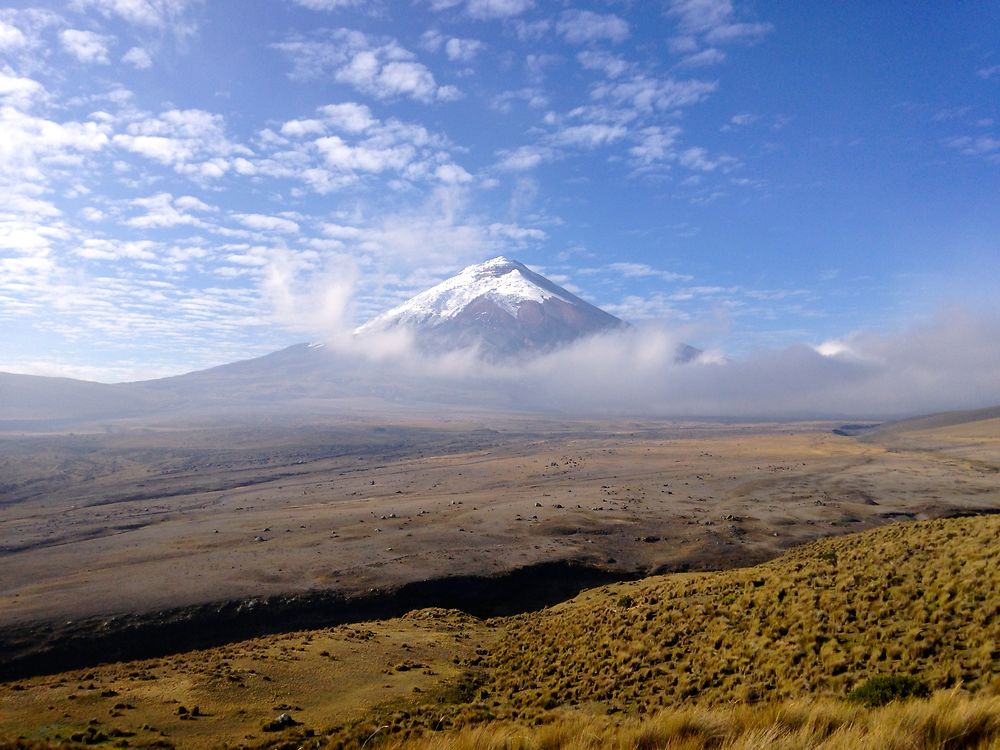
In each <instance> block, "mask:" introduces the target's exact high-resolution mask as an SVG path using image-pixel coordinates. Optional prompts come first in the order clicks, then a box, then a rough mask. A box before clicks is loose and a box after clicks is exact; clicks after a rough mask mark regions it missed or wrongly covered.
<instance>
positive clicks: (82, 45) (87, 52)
mask: <svg viewBox="0 0 1000 750" xmlns="http://www.w3.org/2000/svg"><path fill="white" fill-rule="evenodd" d="M59 41H60V43H61V44H62V46H63V49H65V50H66V51H67V52H68V53H69V54H71V55H73V57H75V58H76V59H77V60H79V61H80V62H83V63H100V64H102V65H107V64H108V62H109V60H108V44H109V43H110V41H111V40H110V39H109V38H108V37H106V36H103V35H101V34H97V33H95V32H93V31H81V30H80V29H63V30H62V31H60V32H59Z"/></svg>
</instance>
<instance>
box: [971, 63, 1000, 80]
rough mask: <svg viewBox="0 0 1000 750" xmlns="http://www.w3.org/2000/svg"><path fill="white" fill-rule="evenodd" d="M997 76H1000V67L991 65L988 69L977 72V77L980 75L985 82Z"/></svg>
mask: <svg viewBox="0 0 1000 750" xmlns="http://www.w3.org/2000/svg"><path fill="white" fill-rule="evenodd" d="M997 74H1000V65H990V66H989V67H987V68H980V69H979V70H977V71H976V75H978V76H979V77H980V78H982V79H983V80H984V81H985V80H988V79H990V78H992V77H993V76H995V75H997Z"/></svg>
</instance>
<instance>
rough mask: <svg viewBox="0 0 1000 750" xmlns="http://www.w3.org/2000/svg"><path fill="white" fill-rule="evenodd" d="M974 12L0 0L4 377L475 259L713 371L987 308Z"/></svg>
mask: <svg viewBox="0 0 1000 750" xmlns="http://www.w3.org/2000/svg"><path fill="white" fill-rule="evenodd" d="M998 103H1000V4H998V3H948V4H944V3H940V4H937V3H935V4H921V5H920V6H919V7H917V6H914V4H913V3H903V2H900V3H891V2H880V3H768V2H739V1H738V0H732V1H731V2H730V0H665V1H664V2H642V3H637V2H613V1H612V0H606V1H604V2H592V3H568V2H566V3H557V2H548V3H546V2H540V1H539V0H534V1H532V0H413V1H412V2H351V1H350V0H267V1H265V0H239V1H237V0H231V1H227V0H213V1H212V2H198V1H197V0H70V1H69V2H49V3H14V4H8V5H6V6H3V7H0V111H2V117H0V181H2V183H3V185H2V189H3V192H4V195H5V196H6V199H5V200H4V201H3V202H2V204H0V370H9V371H18V372H32V373H38V374H68V375H74V376H80V377H87V378H94V379H101V380H120V379H134V378H140V377H151V376H158V375H164V374H172V373H177V372H183V371H187V370H190V369H196V368H199V367H205V366H210V365H213V364H219V363H222V362H226V361H231V360H234V359H238V358H244V357H248V356H253V355H256V354H262V353H265V352H268V351H271V350H274V349H277V348H280V347H282V346H285V345H288V344H290V343H294V342H297V341H302V340H310V339H317V338H322V337H323V336H324V335H326V333H327V332H328V331H329V330H330V329H331V328H341V329H342V328H345V327H350V326H351V325H354V324H356V323H361V322H363V321H364V320H366V319H367V318H368V317H370V316H372V315H374V314H376V313H378V312H381V311H383V310H384V309H386V308H388V307H390V306H392V305H393V304H395V303H397V302H399V301H401V300H402V299H404V298H406V297H408V296H410V295H412V294H413V293H415V292H417V291H420V290H422V289H424V288H426V287H427V286H429V285H431V284H432V283H435V282H436V281H439V280H441V279H442V278H444V277H446V276H448V275H451V274H452V273H454V272H456V271H457V270H459V269H460V268H461V267H463V266H464V265H467V264H469V263H474V262H479V261H481V260H484V259H486V258H489V257H492V256H494V255H499V254H506V255H509V256H511V257H516V258H518V259H519V260H522V261H524V262H526V263H528V264H530V265H532V266H533V267H535V268H537V269H538V270H539V271H541V272H542V273H544V274H546V275H548V276H549V277H550V278H552V279H553V280H555V281H557V282H559V283H562V284H564V285H566V286H568V287H569V288H570V289H571V290H572V291H575V292H577V293H578V294H580V295H582V296H584V297H585V298H586V299H588V300H590V301H592V302H594V303H596V304H599V305H601V306H602V307H604V308H605V309H607V310H609V311H611V312H613V313H615V314H617V315H619V316H621V317H623V318H625V319H627V320H629V321H632V322H636V323H640V324H642V323H645V324H650V323H656V324H658V325H664V326H667V327H675V328H681V329H682V330H683V331H684V332H685V335H686V337H687V338H689V339H690V340H691V341H692V343H694V344H697V345H699V346H702V347H709V348H715V349H721V350H722V351H724V352H726V353H727V354H730V355H732V356H739V355H740V354H742V353H747V352H750V351H752V350H756V349H760V348H780V347H785V346H788V345H791V344H795V343H807V344H812V345H818V344H821V343H822V342H824V341H827V340H830V339H835V338H839V337H843V336H846V335H848V334H852V333H857V332H859V331H872V332H885V331H893V330H897V329H901V328H905V327H906V326H908V325H910V324H912V323H913V322H914V321H919V320H922V319H926V318H930V317H931V316H933V315H934V314H935V312H936V311H937V310H939V309H940V308H942V307H943V306H948V305H955V304H961V305H964V306H966V307H970V308H973V309H978V308H988V309H995V308H996V302H995V300H996V299H997V298H998V297H1000V282H998V274H997V270H998V263H997V259H998V258H1000V104H998Z"/></svg>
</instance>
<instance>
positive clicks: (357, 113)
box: [319, 102, 375, 133]
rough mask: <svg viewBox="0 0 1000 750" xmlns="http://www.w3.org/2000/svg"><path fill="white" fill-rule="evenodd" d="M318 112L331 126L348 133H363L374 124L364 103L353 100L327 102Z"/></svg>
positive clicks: (373, 119)
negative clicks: (334, 102) (335, 102)
mask: <svg viewBox="0 0 1000 750" xmlns="http://www.w3.org/2000/svg"><path fill="white" fill-rule="evenodd" d="M319 112H320V113H321V114H322V115H323V117H324V119H325V120H326V121H327V122H328V123H330V124H331V125H332V126H333V127H335V128H337V129H338V130H343V131H345V132H348V133H363V132H364V131H365V130H367V129H368V128H370V127H372V125H374V124H375V118H374V117H372V113H371V110H370V109H368V107H366V106H365V105H364V104H356V103H354V102H343V103H341V104H327V105H325V106H323V107H320V108H319Z"/></svg>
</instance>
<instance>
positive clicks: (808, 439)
mask: <svg viewBox="0 0 1000 750" xmlns="http://www.w3.org/2000/svg"><path fill="white" fill-rule="evenodd" d="M973 424H974V425H975V426H974V427H973V426H968V425H966V426H964V427H948V426H944V427H933V428H932V429H930V430H926V429H923V430H920V431H912V430H911V431H907V432H905V433H904V432H899V431H897V432H887V433H885V434H884V435H881V434H877V435H875V436H873V437H871V438H868V439H859V438H857V437H849V436H843V435H837V434H833V432H832V429H834V428H835V427H836V426H837V425H836V424H834V423H781V424H750V423H746V424H734V423H729V424H724V423H642V422H635V423H625V422H620V423H614V424H609V423H601V424H598V423H583V422H556V421H552V422H550V423H547V424H539V422H538V421H537V420H533V421H527V420H526V421H524V422H518V421H517V420H516V419H507V420H505V421H504V422H502V423H500V424H496V423H492V424H488V426H487V423H478V424H477V423H476V422H475V421H473V420H471V419H470V420H456V421H455V422H454V423H453V424H451V425H450V426H444V427H441V426H436V427H431V426H429V425H426V424H420V423H409V424H402V425H393V426H392V427H391V429H389V428H386V427H371V426H367V425H364V424H357V425H355V426H351V427H340V428H336V429H334V428H325V427H322V426H315V425H312V426H302V425H298V426H287V425H286V426H269V427H267V426H260V425H257V426H254V427H252V428H251V426H248V425H242V426H239V425H237V426H232V427H227V428H214V429H178V428H175V429H171V430H163V429H160V430H139V431H135V430H130V431H127V432H123V433H121V434H117V435H116V434H110V435H76V436H68V435H66V436H34V437H24V436H20V437H7V438H5V439H3V440H0V474H2V476H3V477H4V486H3V488H2V494H0V560H2V564H3V569H4V576H3V583H2V589H0V626H11V625H18V624H27V623H32V622H38V621H44V620H63V619H67V618H68V619H75V618H82V617H92V616H104V615H112V614H119V613H125V612H132V613H134V612H144V611H151V610H156V609H162V608H167V607H177V606H181V605H190V604H197V603H204V602H216V601H222V600H231V599H237V598H241V597H259V596H266V595H273V594H284V593H289V592H303V591H310V590H315V589H324V590H325V589H332V590H336V591H341V592H344V593H345V594H357V593H363V592H367V591H369V590H370V589H372V588H376V589H383V588H386V587H393V586H398V585H400V584H403V583H406V582H410V581H423V580H427V579H434V578H440V577H443V576H448V575H456V574H464V575H491V574H496V573H501V572H504V571H508V570H510V569H513V568H518V567H523V566H527V565H533V564H537V563H542V562H551V561H573V562H577V563H581V564H584V565H588V566H595V567H598V568H604V569H608V570H611V571H618V572H621V573H629V572H636V573H649V572H654V571H671V570H687V569H695V570H697V569H716V568H723V567H732V566H734V565H743V564H748V563H754V562H759V561H762V560H765V559H768V558H770V557H773V556H774V555H775V554H777V553H779V552H780V551H781V550H783V549H786V548H787V547H789V546H792V545H795V544H798V543H801V542H803V541H807V540H810V539H813V538H816V537H820V536H826V535H830V534H840V533H846V532H851V531H858V530H862V529H865V528H869V527H872V526H875V525H878V524H882V523H886V522H889V521H894V520H900V519H920V518H928V517H935V516H940V515H953V514H956V513H970V512H982V511H989V510H995V509H998V508H1000V494H998V482H997V479H998V474H997V466H998V465H1000V439H998V436H997V434H996V433H997V429H996V427H997V424H998V421H997V420H986V421H983V420H980V421H979V422H976V423H973ZM917 426H918V427H919V426H920V425H917ZM963 430H964V431H963Z"/></svg>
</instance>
